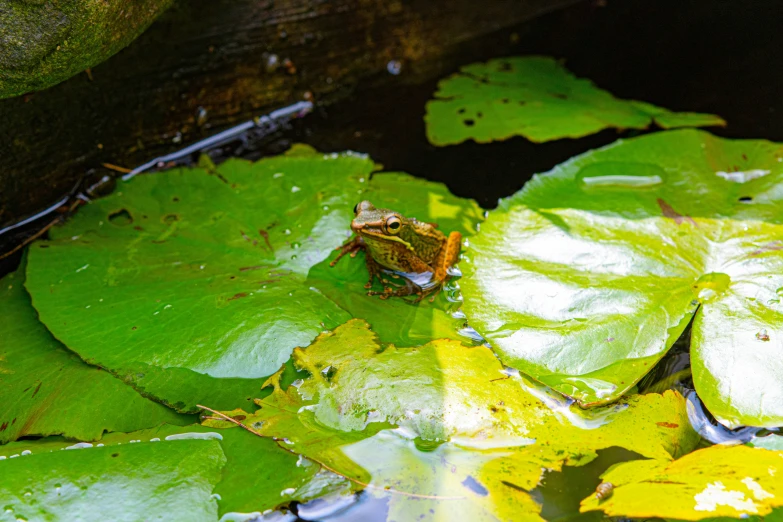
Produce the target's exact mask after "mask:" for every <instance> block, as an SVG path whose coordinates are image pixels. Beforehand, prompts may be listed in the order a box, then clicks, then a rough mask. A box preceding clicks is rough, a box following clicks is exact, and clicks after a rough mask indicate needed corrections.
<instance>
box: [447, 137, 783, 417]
mask: <svg viewBox="0 0 783 522" xmlns="http://www.w3.org/2000/svg"><path fill="white" fill-rule="evenodd" d="M781 187H783V147H781V145H779V144H776V143H771V142H768V141H761V140H737V141H732V140H725V139H721V138H716V137H714V136H712V135H710V134H708V133H706V132H702V131H695V130H680V131H668V132H661V133H657V134H651V135H647V136H644V137H640V138H634V139H631V140H621V141H618V142H616V143H614V144H612V145H609V146H608V147H605V148H603V149H599V150H595V151H592V152H588V153H586V154H584V155H582V156H579V157H576V158H574V159H572V160H569V161H568V162H566V163H564V164H562V165H560V166H558V167H556V168H555V169H553V170H552V171H551V172H549V173H547V174H544V175H540V176H537V177H535V178H534V179H533V180H532V181H530V182H529V183H528V184H527V185H526V186H525V188H524V189H523V190H522V191H520V192H518V193H517V194H515V195H513V196H512V197H510V198H508V199H506V200H503V201H502V202H501V203H500V206H499V208H498V209H497V210H495V211H493V212H491V213H490V216H489V218H488V219H487V221H486V222H485V223H484V224H483V225H482V228H481V233H480V234H478V235H477V236H476V237H475V238H474V239H473V240H472V241H471V248H470V249H469V250H468V251H467V252H466V253H464V254H463V258H462V262H461V264H460V266H461V267H462V269H463V271H464V272H465V277H464V278H463V280H462V288H463V293H464V296H465V304H464V309H465V312H466V314H467V316H468V320H469V322H470V324H471V326H473V327H474V328H476V329H477V330H478V331H479V332H481V333H482V334H483V335H484V336H485V337H486V338H487V340H488V341H489V342H490V343H491V344H492V346H493V348H494V349H495V350H496V352H497V353H498V355H499V356H500V358H501V360H502V361H503V362H504V363H505V364H507V365H509V366H512V367H515V368H518V369H519V370H520V371H523V372H525V373H527V374H528V375H531V376H532V377H534V378H535V379H537V380H539V381H540V382H543V383H545V384H547V385H549V386H552V387H553V388H555V389H556V390H558V391H559V392H561V393H564V394H566V395H569V396H571V397H575V398H576V399H578V400H579V401H580V402H581V403H582V404H584V405H593V404H600V403H604V402H609V401H613V400H616V399H617V398H618V397H620V396H621V395H623V394H624V393H626V392H627V391H628V390H630V389H631V388H632V387H633V386H634V384H635V383H636V382H637V381H638V380H639V379H640V378H641V377H642V376H644V375H645V374H646V373H647V372H648V371H649V370H650V369H651V368H652V367H653V366H654V365H655V363H656V362H657V361H658V360H659V359H660V358H661V357H662V356H663V355H664V354H665V353H666V351H667V350H668V349H669V348H670V347H671V346H672V344H673V343H674V341H675V340H676V339H677V338H678V336H679V335H680V334H681V333H682V332H683V330H684V329H685V327H686V326H687V325H688V323H689V322H690V321H691V320H693V329H692V336H691V358H692V364H693V380H694V383H695V386H696V390H697V392H698V393H699V396H700V397H701V398H702V400H703V401H704V403H705V404H706V406H707V407H708V408H709V410H710V411H711V412H712V413H713V414H714V415H715V416H716V417H717V418H718V419H719V420H720V421H721V422H722V423H724V424H726V425H727V426H730V427H734V426H738V425H756V426H778V425H780V424H783V388H782V387H781V386H780V382H781V379H783V357H781V353H783V304H781V296H783V242H782V241H781V238H782V237H783V205H782V203H783V190H781Z"/></svg>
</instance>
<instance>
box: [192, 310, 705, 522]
mask: <svg viewBox="0 0 783 522" xmlns="http://www.w3.org/2000/svg"><path fill="white" fill-rule="evenodd" d="M294 363H295V364H296V366H297V368H299V369H300V370H305V371H307V372H308V373H309V374H310V376H309V377H307V378H305V379H303V380H301V381H298V382H296V383H294V385H292V386H290V387H289V388H288V389H287V390H283V389H282V388H281V387H279V385H278V384H277V382H278V379H279V375H278V376H275V377H274V378H272V379H270V384H271V385H272V386H274V391H273V393H272V394H271V395H269V396H267V397H266V398H264V399H259V400H257V401H256V403H257V404H258V406H259V407H260V409H259V410H257V411H255V412H252V413H241V415H242V416H244V417H245V419H244V420H243V421H242V423H243V424H245V425H246V426H248V427H250V429H253V430H255V431H256V432H257V433H259V434H261V435H263V436H265V437H272V438H274V439H276V440H277V441H278V442H279V444H280V446H281V447H283V448H285V449H287V450H288V451H291V452H295V453H299V454H301V455H304V456H305V457H307V458H309V459H311V460H313V461H315V462H318V463H321V464H323V465H324V467H326V468H327V469H331V470H332V471H335V472H337V473H339V474H341V475H343V476H345V477H347V478H348V479H350V480H351V481H353V482H354V483H355V484H357V487H366V488H368V490H369V492H370V493H371V494H374V495H379V496H383V497H388V502H389V513H390V514H389V519H390V520H414V519H416V520H418V519H420V518H419V517H421V516H423V518H421V519H422V520H437V519H438V517H447V516H457V515H459V516H460V518H461V519H465V520H476V521H480V520H507V519H509V518H513V519H515V520H517V519H530V520H540V517H539V515H538V512H539V510H540V506H539V505H538V504H537V503H536V502H535V501H534V500H533V499H532V498H531V497H530V495H529V491H531V490H532V489H534V488H535V487H536V485H537V484H538V482H539V480H540V478H541V476H542V473H543V471H542V470H543V469H544V468H546V469H554V470H558V469H560V468H561V467H562V466H563V465H566V464H567V465H574V466H578V465H582V464H586V463H588V462H590V461H591V460H592V459H594V458H595V456H596V451H597V450H599V449H603V448H608V447H612V446H621V447H624V448H627V449H629V450H631V451H634V452H636V453H638V454H639V455H642V456H645V457H648V458H653V459H659V460H663V461H669V460H671V459H672V458H673V457H676V456H678V455H680V454H682V453H683V452H687V451H689V450H690V449H692V448H693V446H694V445H695V443H696V441H697V439H698V437H697V436H696V434H695V433H694V432H693V431H692V430H691V428H690V426H689V424H688V421H687V414H686V411H685V403H684V400H683V398H682V397H681V396H680V395H678V394H676V393H674V392H666V393H665V394H663V395H658V394H650V395H645V396H636V397H632V398H629V399H628V400H626V401H624V402H622V403H620V404H617V405H614V406H610V407H607V408H604V409H601V410H596V411H592V412H589V413H583V412H581V411H579V409H578V408H572V407H569V405H567V404H564V403H563V402H562V398H560V397H559V396H557V394H554V393H552V392H549V391H547V390H546V389H543V388H536V387H534V386H533V385H532V384H531V383H530V382H528V381H527V380H526V379H524V378H523V377H521V376H520V375H519V374H515V373H513V372H505V371H504V369H503V367H502V365H501V364H500V363H499V361H498V360H497V359H496V358H495V356H494V355H493V353H492V352H491V351H490V350H489V349H488V348H486V347H484V346H477V347H468V346H465V345H463V344H461V343H459V342H456V341H453V340H448V339H441V340H436V341H432V342H430V343H428V344H426V345H424V346H420V347H413V348H398V347H395V346H393V345H384V344H381V343H380V342H379V341H378V339H377V337H376V336H375V334H374V333H373V332H372V331H371V330H370V329H369V328H368V325H367V324H366V323H365V322H363V321H360V320H356V319H354V320H351V321H350V322H348V323H347V324H345V325H342V326H340V327H339V328H337V329H336V330H334V332H331V333H326V334H322V335H321V336H319V338H318V339H317V340H316V341H315V342H314V343H313V344H312V345H310V346H309V347H307V349H299V348H298V349H296V350H295V351H294ZM237 413H238V412H237V411H233V412H229V413H228V414H229V415H231V416H232V417H235V416H236V415H237ZM206 424H207V425H209V426H213V427H226V426H232V425H231V424H228V423H226V422H223V421H215V420H210V421H207V423H206ZM235 429H238V428H235ZM430 510H432V511H430Z"/></svg>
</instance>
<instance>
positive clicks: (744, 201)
mask: <svg viewBox="0 0 783 522" xmlns="http://www.w3.org/2000/svg"><path fill="white" fill-rule="evenodd" d="M739 200H740V201H742V202H743V203H748V202H750V201H753V198H752V197H750V196H742V197H741V198H739Z"/></svg>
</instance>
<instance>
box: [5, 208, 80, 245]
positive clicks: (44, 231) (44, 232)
mask: <svg viewBox="0 0 783 522" xmlns="http://www.w3.org/2000/svg"><path fill="white" fill-rule="evenodd" d="M80 203H81V200H79V199H77V200H76V201H74V202H73V203H72V204H71V206H70V208H69V209H68V213H69V214H70V213H71V212H73V211H74V210H76V207H78V206H79V204H80ZM62 219H63V216H57V217H56V218H54V219H53V220H52V221H50V222H49V224H47V225H46V226H45V227H43V228H42V229H41V230H39V231H38V232H36V233H35V234H33V235H32V236H30V237H28V238H27V239H25V240H24V241H22V242H21V243H20V244H18V245H16V247H14V248H13V249H11V250H9V251H8V252H5V253H3V254H0V260H2V259H5V258H6V257H9V256H12V255H14V254H16V253H17V252H19V251H20V250H21V249H23V248H24V247H26V246H27V245H29V244H30V243H32V242H33V241H35V240H36V239H38V238H39V237H41V236H42V235H44V234H46V233H47V232H48V231H49V229H50V228H52V227H53V226H54V225H56V224H57V223H58V222H60V221H62Z"/></svg>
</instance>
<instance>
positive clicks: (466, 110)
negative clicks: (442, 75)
mask: <svg viewBox="0 0 783 522" xmlns="http://www.w3.org/2000/svg"><path fill="white" fill-rule="evenodd" d="M424 119H425V121H426V124H427V137H428V138H429V140H430V142H431V143H433V144H434V145H452V144H456V143H461V142H463V141H465V140H469V139H473V140H475V141H477V142H479V143H486V142H490V141H495V140H504V139H507V138H510V137H512V136H524V137H525V138H527V139H529V140H531V141H534V142H544V141H550V140H555V139H559V138H579V137H582V136H587V135H589V134H594V133H596V132H598V131H600V130H602V129H606V128H612V127H614V128H618V129H644V128H646V127H648V126H649V125H650V124H651V123H653V122H654V123H656V124H657V125H658V126H660V127H663V128H667V129H668V128H674V127H694V126H710V125H725V122H724V121H723V120H722V119H721V118H720V117H718V116H715V115H713V114H699V113H687V112H686V113H677V112H672V111H669V110H667V109H663V108H661V107H656V106H655V105H652V104H649V103H644V102H637V101H633V100H631V101H628V100H621V99H619V98H615V97H614V96H612V95H611V94H610V93H609V92H607V91H604V90H601V89H598V88H597V87H596V86H595V85H593V83H592V82H591V81H589V80H585V79H580V78H577V77H575V76H574V75H572V74H571V73H570V72H568V71H567V70H566V69H565V68H564V67H563V66H562V65H560V64H559V63H558V62H557V61H556V60H554V59H553V58H547V57H543V56H527V57H514V58H499V59H496V60H491V61H489V62H486V63H474V64H471V65H467V66H465V67H463V68H462V69H461V70H460V72H458V73H457V74H454V75H452V76H450V77H448V78H446V79H445V80H442V81H441V82H440V84H439V85H438V91H437V92H436V93H435V99H434V100H431V101H430V102H429V103H427V115H426V116H425V117H424Z"/></svg>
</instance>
